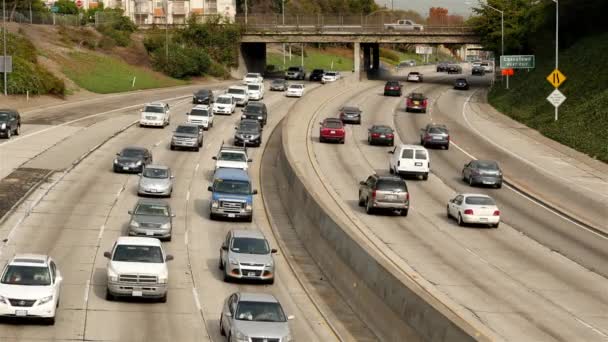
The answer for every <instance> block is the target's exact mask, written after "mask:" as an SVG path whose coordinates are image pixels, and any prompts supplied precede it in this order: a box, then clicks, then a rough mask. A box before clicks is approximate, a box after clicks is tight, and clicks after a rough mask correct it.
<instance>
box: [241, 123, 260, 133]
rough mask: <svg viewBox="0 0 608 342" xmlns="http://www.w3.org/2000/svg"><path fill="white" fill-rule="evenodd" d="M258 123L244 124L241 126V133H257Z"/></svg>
mask: <svg viewBox="0 0 608 342" xmlns="http://www.w3.org/2000/svg"><path fill="white" fill-rule="evenodd" d="M259 127H260V126H259V125H258V124H257V122H243V121H241V124H240V125H239V130H240V131H257V130H258V129H259Z"/></svg>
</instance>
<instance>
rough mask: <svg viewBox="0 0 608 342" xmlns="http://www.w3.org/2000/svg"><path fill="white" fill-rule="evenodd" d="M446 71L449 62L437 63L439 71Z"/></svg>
mask: <svg viewBox="0 0 608 342" xmlns="http://www.w3.org/2000/svg"><path fill="white" fill-rule="evenodd" d="M445 71H448V63H447V62H441V63H439V64H437V72H445Z"/></svg>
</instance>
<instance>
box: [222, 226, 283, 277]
mask: <svg viewBox="0 0 608 342" xmlns="http://www.w3.org/2000/svg"><path fill="white" fill-rule="evenodd" d="M276 252H277V250H276V249H274V248H273V249H270V247H269V244H268V241H267V240H266V238H265V237H264V234H262V232H261V231H259V230H257V229H256V230H252V229H233V230H231V231H230V232H229V233H228V234H227V235H226V239H224V242H223V243H222V246H221V248H220V259H219V265H218V266H219V268H220V270H223V271H224V281H229V280H230V279H250V280H261V281H264V282H267V283H269V284H273V283H274V278H275V273H274V260H273V258H272V254H274V253H276Z"/></svg>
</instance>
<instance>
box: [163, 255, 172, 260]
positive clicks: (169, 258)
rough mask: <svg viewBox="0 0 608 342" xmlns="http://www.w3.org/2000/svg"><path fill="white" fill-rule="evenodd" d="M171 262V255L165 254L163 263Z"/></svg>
mask: <svg viewBox="0 0 608 342" xmlns="http://www.w3.org/2000/svg"><path fill="white" fill-rule="evenodd" d="M171 260H173V255H171V254H167V255H166V256H165V261H171Z"/></svg>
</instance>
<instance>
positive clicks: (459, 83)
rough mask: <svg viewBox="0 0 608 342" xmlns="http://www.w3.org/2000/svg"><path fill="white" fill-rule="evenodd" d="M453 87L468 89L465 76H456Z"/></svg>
mask: <svg viewBox="0 0 608 342" xmlns="http://www.w3.org/2000/svg"><path fill="white" fill-rule="evenodd" d="M454 89H459V90H469V82H467V79H466V78H457V79H456V81H455V82H454Z"/></svg>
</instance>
